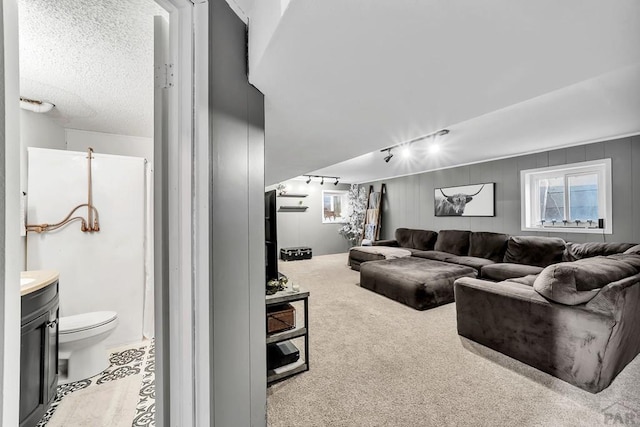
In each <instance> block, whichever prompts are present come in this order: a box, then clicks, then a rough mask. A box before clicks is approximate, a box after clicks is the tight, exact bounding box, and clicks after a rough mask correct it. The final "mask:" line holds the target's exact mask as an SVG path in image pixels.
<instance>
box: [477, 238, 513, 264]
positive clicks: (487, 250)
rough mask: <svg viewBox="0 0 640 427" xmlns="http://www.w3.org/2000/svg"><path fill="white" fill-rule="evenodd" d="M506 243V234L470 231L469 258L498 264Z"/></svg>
mask: <svg viewBox="0 0 640 427" xmlns="http://www.w3.org/2000/svg"><path fill="white" fill-rule="evenodd" d="M508 241H509V235H508V234H503V233H490V232H486V231H472V232H471V235H470V236H469V256H473V257H478V258H485V259H489V260H491V261H495V262H500V261H502V258H503V257H504V253H505V251H506V250H507V242H508Z"/></svg>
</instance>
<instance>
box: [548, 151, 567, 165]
mask: <svg viewBox="0 0 640 427" xmlns="http://www.w3.org/2000/svg"><path fill="white" fill-rule="evenodd" d="M566 163H567V150H566V149H562V150H553V151H549V166H556V165H564V164H566Z"/></svg>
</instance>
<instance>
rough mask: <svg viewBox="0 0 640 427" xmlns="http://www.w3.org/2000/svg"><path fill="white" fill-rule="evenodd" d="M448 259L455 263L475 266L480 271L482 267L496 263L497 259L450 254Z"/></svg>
mask: <svg viewBox="0 0 640 427" xmlns="http://www.w3.org/2000/svg"><path fill="white" fill-rule="evenodd" d="M446 261H447V262H450V263H453V264H459V265H466V266H467V267H473V268H475V269H476V270H478V271H480V270H481V269H482V267H486V266H487V265H491V264H495V261H491V260H490V259H485V258H479V257H475V256H458V255H450V256H449V258H447V259H446Z"/></svg>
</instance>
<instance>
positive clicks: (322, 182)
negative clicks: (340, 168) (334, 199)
mask: <svg viewBox="0 0 640 427" xmlns="http://www.w3.org/2000/svg"><path fill="white" fill-rule="evenodd" d="M320 185H324V176H323V177H322V179H321V180H320Z"/></svg>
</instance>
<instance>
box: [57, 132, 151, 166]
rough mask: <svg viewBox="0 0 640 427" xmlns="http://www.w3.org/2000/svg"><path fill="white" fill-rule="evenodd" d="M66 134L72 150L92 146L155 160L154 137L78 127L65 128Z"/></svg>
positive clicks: (121, 154)
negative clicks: (118, 133)
mask: <svg viewBox="0 0 640 427" xmlns="http://www.w3.org/2000/svg"><path fill="white" fill-rule="evenodd" d="M65 134H66V135H65V139H66V149H67V150H70V151H87V148H89V147H91V148H93V151H94V152H96V153H102V154H116V155H119V156H133V157H142V158H144V159H147V160H148V161H150V162H153V138H145V137H140V136H129V135H117V134H113V133H103V132H91V131H86V130H78V129H65Z"/></svg>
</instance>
